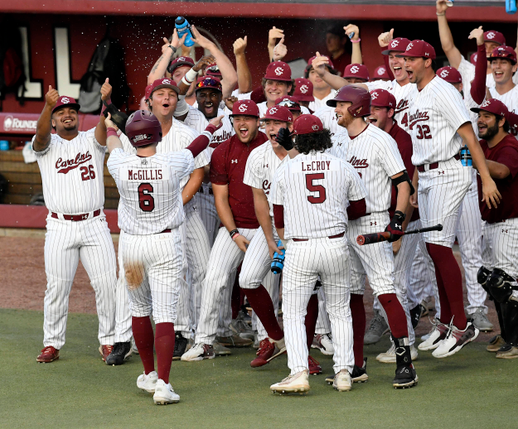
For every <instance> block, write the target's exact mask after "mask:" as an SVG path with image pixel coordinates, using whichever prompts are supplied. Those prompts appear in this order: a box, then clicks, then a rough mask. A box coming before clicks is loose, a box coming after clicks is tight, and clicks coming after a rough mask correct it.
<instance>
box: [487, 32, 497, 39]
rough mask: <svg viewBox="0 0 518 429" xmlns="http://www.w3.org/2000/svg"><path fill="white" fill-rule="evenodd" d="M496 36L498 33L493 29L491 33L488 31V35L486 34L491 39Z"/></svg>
mask: <svg viewBox="0 0 518 429" xmlns="http://www.w3.org/2000/svg"><path fill="white" fill-rule="evenodd" d="M495 36H496V34H495V33H493V32H492V31H490V32H489V33H487V36H486V37H487V38H488V39H489V40H491V39H494V38H495Z"/></svg>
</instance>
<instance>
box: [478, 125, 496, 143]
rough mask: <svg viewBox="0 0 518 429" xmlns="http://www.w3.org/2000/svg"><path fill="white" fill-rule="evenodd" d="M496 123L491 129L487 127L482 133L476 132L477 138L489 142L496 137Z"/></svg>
mask: <svg viewBox="0 0 518 429" xmlns="http://www.w3.org/2000/svg"><path fill="white" fill-rule="evenodd" d="M498 129H499V128H498V122H497V123H495V125H493V126H492V127H489V126H488V127H487V128H486V129H485V130H484V131H482V132H480V131H479V132H478V136H479V137H480V138H481V139H484V140H486V141H488V140H491V139H492V138H493V137H494V136H496V135H497V134H498Z"/></svg>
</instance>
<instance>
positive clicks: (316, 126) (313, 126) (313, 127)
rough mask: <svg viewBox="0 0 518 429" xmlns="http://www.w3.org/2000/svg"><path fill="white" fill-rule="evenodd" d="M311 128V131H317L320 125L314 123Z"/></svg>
mask: <svg viewBox="0 0 518 429" xmlns="http://www.w3.org/2000/svg"><path fill="white" fill-rule="evenodd" d="M311 128H312V130H313V131H318V130H319V129H320V127H319V126H318V125H316V124H315V125H312V126H311Z"/></svg>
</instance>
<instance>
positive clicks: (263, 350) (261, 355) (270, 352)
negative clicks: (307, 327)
mask: <svg viewBox="0 0 518 429" xmlns="http://www.w3.org/2000/svg"><path fill="white" fill-rule="evenodd" d="M283 353H286V345H285V344H284V338H283V339H281V340H279V341H275V340H272V339H271V338H265V339H264V340H262V341H261V344H260V346H259V349H258V350H257V353H256V355H257V357H256V358H255V359H254V360H253V361H252V362H250V366H251V367H252V368H258V367H260V366H263V365H266V364H267V363H270V362H271V361H272V360H273V359H275V358H276V357H279V356H280V355H282V354H283Z"/></svg>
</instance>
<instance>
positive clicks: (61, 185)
mask: <svg viewBox="0 0 518 429" xmlns="http://www.w3.org/2000/svg"><path fill="white" fill-rule="evenodd" d="M101 93H102V99H103V100H107V99H109V95H110V93H111V87H110V85H109V84H108V83H105V84H104V85H103V87H102V90H101ZM79 108H80V106H79V104H77V103H76V101H75V100H74V99H73V98H72V97H67V96H61V97H60V96H59V94H58V91H57V90H55V89H53V88H52V87H51V86H50V85H49V90H48V92H47V94H46V95H45V106H44V108H43V111H42V112H41V115H40V117H39V119H38V123H37V127H36V135H35V136H34V138H33V139H32V147H33V149H34V151H35V154H36V157H37V161H38V166H39V168H40V172H41V180H42V183H43V195H44V198H45V205H46V206H47V208H48V209H49V214H48V216H47V234H46V236H45V272H46V275H47V290H46V292H45V300H44V320H43V345H44V348H43V350H42V351H41V354H40V355H39V356H38V357H37V358H36V360H37V361H38V362H45V363H48V362H52V361H55V360H56V359H59V350H60V349H61V348H62V347H63V345H64V344H65V332H66V323H67V315H68V297H69V295H70V290H71V288H72V283H73V280H74V276H75V273H76V269H77V264H78V262H79V258H81V262H82V263H83V265H84V267H85V269H86V272H87V273H88V276H89V278H90V284H91V285H92V287H93V289H94V291H95V301H96V305H97V315H98V317H99V332H98V338H99V342H100V344H101V346H100V347H99V352H100V353H101V356H102V358H103V360H106V358H107V357H108V356H109V355H110V353H111V352H112V351H113V344H114V342H115V341H124V342H127V345H128V349H127V351H126V353H129V352H130V347H129V345H130V343H129V341H130V338H131V332H129V335H128V337H127V338H124V339H121V338H116V336H115V308H116V303H115V287H116V284H117V274H116V271H117V263H116V259H115V250H114V248H113V241H112V239H111V236H110V230H109V229H108V224H107V222H106V217H105V215H104V213H103V204H104V181H103V170H104V156H105V153H106V147H105V144H106V127H105V124H104V116H102V115H101V117H100V119H99V123H98V124H97V126H96V128H95V129H91V130H89V131H86V132H83V131H81V132H80V131H79V118H78V112H79ZM52 128H54V129H55V130H56V133H55V134H53V133H51V131H52Z"/></svg>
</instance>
